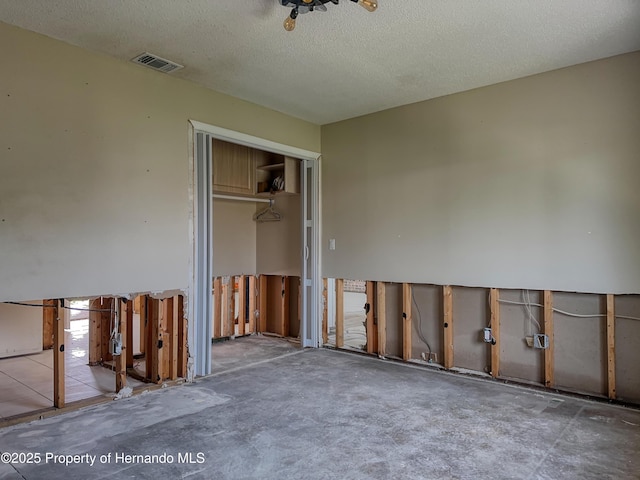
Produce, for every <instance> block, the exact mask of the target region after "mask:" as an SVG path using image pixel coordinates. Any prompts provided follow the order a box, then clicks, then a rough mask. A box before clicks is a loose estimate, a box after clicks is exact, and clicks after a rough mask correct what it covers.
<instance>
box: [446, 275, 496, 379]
mask: <svg viewBox="0 0 640 480" xmlns="http://www.w3.org/2000/svg"><path fill="white" fill-rule="evenodd" d="M488 325H489V291H488V290H486V289H483V288H463V287H453V358H454V360H453V362H454V363H453V364H454V366H456V367H461V368H467V369H470V370H475V371H477V372H485V373H488V372H490V371H491V351H490V349H489V345H490V344H488V343H485V342H484V341H483V340H482V330H483V329H484V328H485V327H486V326H488Z"/></svg>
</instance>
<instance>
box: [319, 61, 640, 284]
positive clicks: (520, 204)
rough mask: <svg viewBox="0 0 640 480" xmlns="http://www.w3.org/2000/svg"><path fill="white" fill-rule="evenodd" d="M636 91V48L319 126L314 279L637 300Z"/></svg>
mask: <svg viewBox="0 0 640 480" xmlns="http://www.w3.org/2000/svg"><path fill="white" fill-rule="evenodd" d="M638 85H640V52H636V53H632V54H627V55H622V56H618V57H613V58H610V59H605V60H601V61H597V62H592V63H588V64H584V65H578V66H575V67H570V68H566V69H562V70H558V71H554V72H549V73H545V74H541V75H536V76H533V77H529V78H525V79H520V80H515V81H511V82H506V83H503V84H499V85H494V86H490V87H486V88H481V89H477V90H473V91H469V92H465V93H460V94H457V95H451V96H448V97H444V98H439V99H435V100H431V101H427V102H422V103H417V104H414V105H408V106H404V107H400V108H395V109H392V110H387V111H384V112H380V113H375V114H371V115H367V116H364V117H360V118H356V119H352V120H346V121H344V122H339V123H335V124H331V125H326V126H323V128H322V154H323V162H322V167H323V170H322V180H323V185H322V198H323V205H322V209H323V224H322V230H323V241H322V248H323V275H324V276H329V277H337V278H360V279H367V280H386V281H404V282H423V283H436V284H441V285H442V284H454V285H466V286H485V287H502V288H510V287H512V288H530V289H551V290H567V291H582V292H602V293H607V292H608V293H637V292H640V249H639V248H638V246H637V244H638V238H640V188H639V181H640V161H639V158H640V135H639V132H640V114H639V112H640V89H639V88H638ZM330 238H335V239H336V250H335V251H330V250H328V241H329V239H330Z"/></svg>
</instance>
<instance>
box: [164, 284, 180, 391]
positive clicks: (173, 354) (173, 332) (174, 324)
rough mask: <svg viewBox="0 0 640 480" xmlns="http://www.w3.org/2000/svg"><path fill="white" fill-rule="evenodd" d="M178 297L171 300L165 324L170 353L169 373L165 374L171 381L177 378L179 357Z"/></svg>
mask: <svg viewBox="0 0 640 480" xmlns="http://www.w3.org/2000/svg"><path fill="white" fill-rule="evenodd" d="M178 299H179V297H178V296H177V295H176V296H174V297H173V298H171V299H170V300H171V301H170V303H169V306H170V307H171V312H168V313H169V314H170V315H169V320H168V322H167V330H168V333H169V339H170V342H169V344H170V347H171V350H170V353H169V371H168V372H167V375H168V377H169V378H170V379H171V380H175V379H176V378H178V375H179V373H178V356H179V353H178V351H179V346H180V315H181V313H180V304H179V302H178Z"/></svg>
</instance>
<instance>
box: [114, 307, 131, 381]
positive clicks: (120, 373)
mask: <svg viewBox="0 0 640 480" xmlns="http://www.w3.org/2000/svg"><path fill="white" fill-rule="evenodd" d="M118 301H119V302H120V305H119V307H120V308H119V315H117V316H116V319H115V322H116V323H117V329H116V331H117V332H118V333H119V334H120V340H121V341H122V350H121V354H120V355H116V356H115V363H116V365H115V369H116V392H119V391H120V390H122V389H123V388H124V387H126V386H127V351H128V349H127V344H128V343H129V342H128V339H127V332H128V328H127V319H128V317H129V308H128V302H127V301H126V300H118Z"/></svg>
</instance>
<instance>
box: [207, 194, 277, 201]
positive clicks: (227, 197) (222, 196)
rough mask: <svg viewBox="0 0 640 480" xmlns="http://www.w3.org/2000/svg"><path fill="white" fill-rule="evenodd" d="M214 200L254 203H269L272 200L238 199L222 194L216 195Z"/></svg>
mask: <svg viewBox="0 0 640 480" xmlns="http://www.w3.org/2000/svg"><path fill="white" fill-rule="evenodd" d="M213 198H220V199H222V200H238V201H240V202H254V203H269V202H271V200H269V199H268V198H254V197H236V196H234V195H222V194H220V193H214V194H213Z"/></svg>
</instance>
